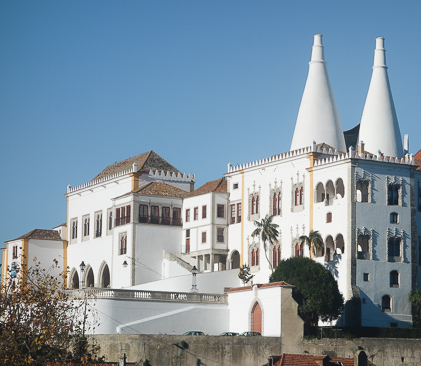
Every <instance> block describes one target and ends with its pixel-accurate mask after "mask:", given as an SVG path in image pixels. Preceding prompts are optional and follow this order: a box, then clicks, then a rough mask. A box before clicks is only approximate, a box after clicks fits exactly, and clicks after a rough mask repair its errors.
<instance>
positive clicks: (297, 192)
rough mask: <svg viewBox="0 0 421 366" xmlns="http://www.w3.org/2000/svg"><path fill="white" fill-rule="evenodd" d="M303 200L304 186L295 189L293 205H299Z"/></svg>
mask: <svg viewBox="0 0 421 366" xmlns="http://www.w3.org/2000/svg"><path fill="white" fill-rule="evenodd" d="M303 202H304V188H303V187H301V188H296V189H295V206H301V205H302V204H303Z"/></svg>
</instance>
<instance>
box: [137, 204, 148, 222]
mask: <svg viewBox="0 0 421 366" xmlns="http://www.w3.org/2000/svg"><path fill="white" fill-rule="evenodd" d="M139 222H143V223H146V222H148V205H139Z"/></svg>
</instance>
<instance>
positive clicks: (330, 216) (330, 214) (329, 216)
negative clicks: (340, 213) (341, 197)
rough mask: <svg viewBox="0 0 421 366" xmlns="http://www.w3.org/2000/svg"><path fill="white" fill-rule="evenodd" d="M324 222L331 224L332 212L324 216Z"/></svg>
mask: <svg viewBox="0 0 421 366" xmlns="http://www.w3.org/2000/svg"><path fill="white" fill-rule="evenodd" d="M326 222H327V223H329V222H332V212H328V213H327V214H326Z"/></svg>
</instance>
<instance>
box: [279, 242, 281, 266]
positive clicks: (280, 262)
mask: <svg viewBox="0 0 421 366" xmlns="http://www.w3.org/2000/svg"><path fill="white" fill-rule="evenodd" d="M279 263H281V246H280V245H279V246H278V265H279Z"/></svg>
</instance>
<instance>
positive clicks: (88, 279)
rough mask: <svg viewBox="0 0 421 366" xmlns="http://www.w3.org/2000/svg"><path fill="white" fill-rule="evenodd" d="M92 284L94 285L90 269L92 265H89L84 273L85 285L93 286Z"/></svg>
mask: <svg viewBox="0 0 421 366" xmlns="http://www.w3.org/2000/svg"><path fill="white" fill-rule="evenodd" d="M94 286H95V281H94V271H93V270H92V267H89V269H88V271H87V273H86V287H94Z"/></svg>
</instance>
